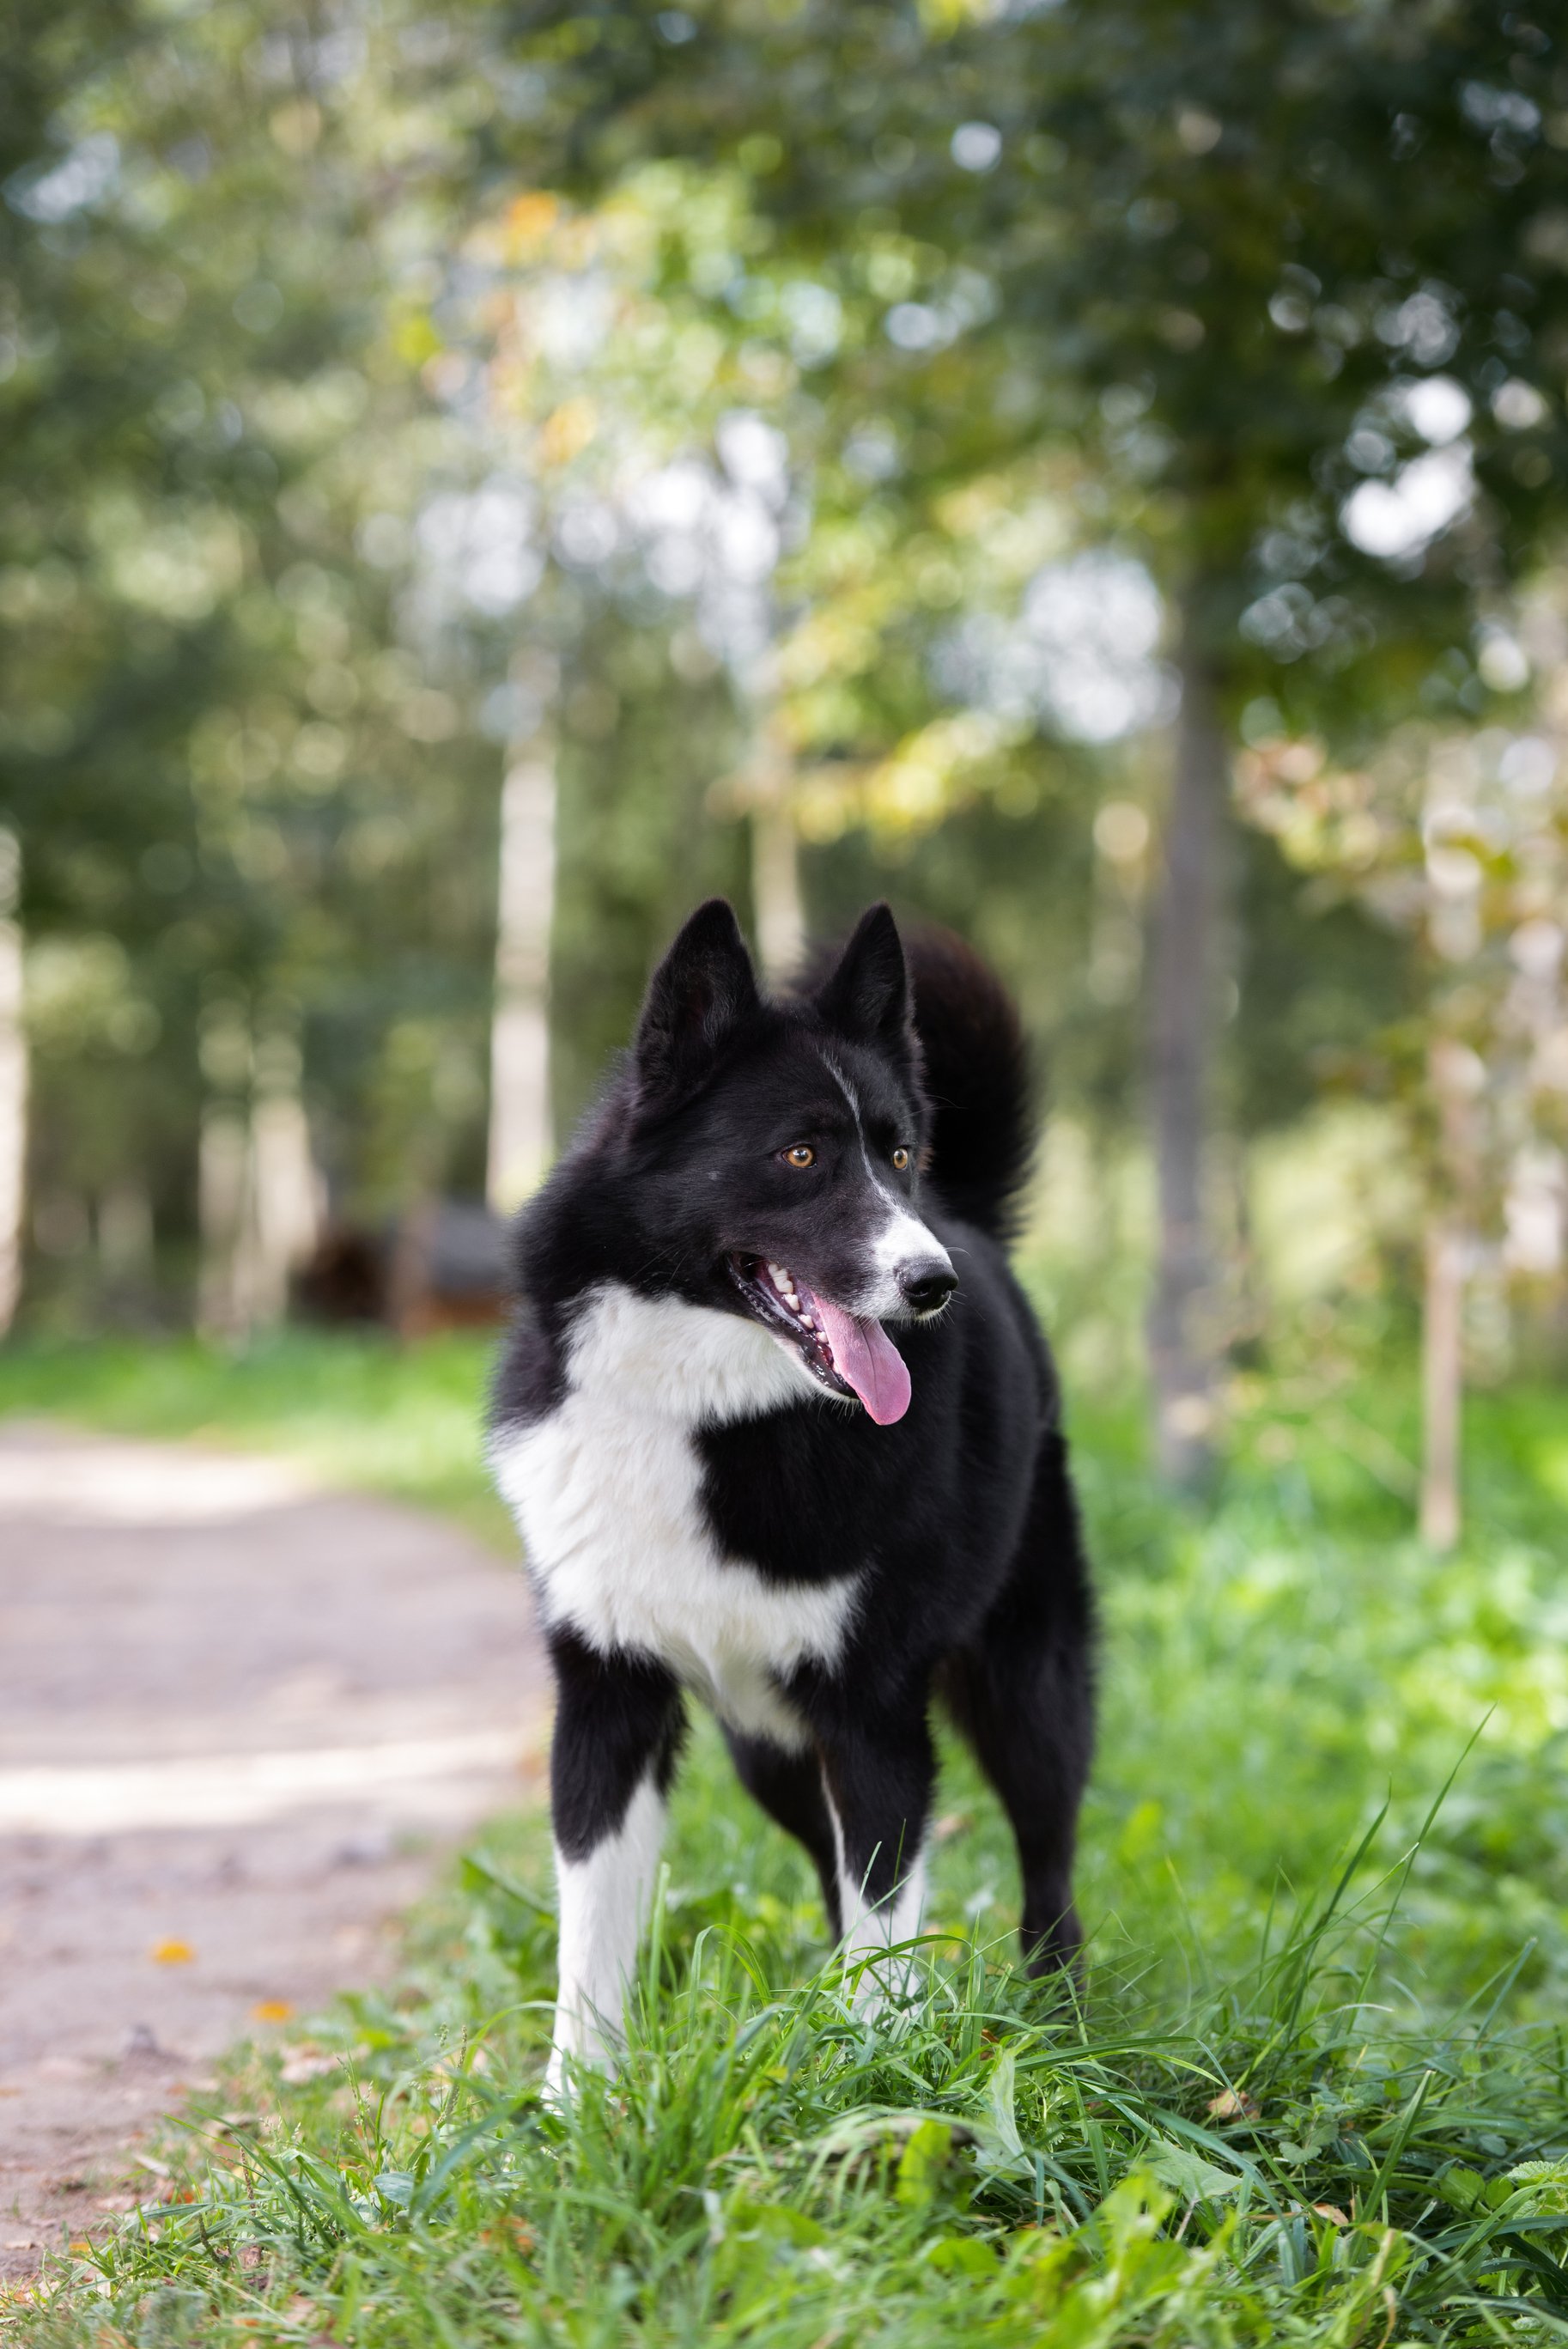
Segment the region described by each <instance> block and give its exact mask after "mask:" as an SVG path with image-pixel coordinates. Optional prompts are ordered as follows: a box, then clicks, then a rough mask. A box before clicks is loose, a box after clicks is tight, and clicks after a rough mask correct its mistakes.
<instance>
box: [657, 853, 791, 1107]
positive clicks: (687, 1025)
mask: <svg viewBox="0 0 1568 2349" xmlns="http://www.w3.org/2000/svg"><path fill="white" fill-rule="evenodd" d="M759 1001H760V999H759V997H758V992H757V979H756V976H755V974H754V972H753V970H752V968H751V957H750V956H749V955H748V953H747V951H746V941H745V939H744V938H743V937H742V936H741V935H740V927H739V925H738V922H737V921H736V918H735V916H734V913H733V912H732V910H731V909H730V907H729V905H727V902H726V901H725V899H724V898H722V897H710V898H709V899H708V901H707V905H699V906H698V907H697V909H696V913H695V914H694V915H693V916H691V919H690V920H689V921H688V922H687V923H686V927H685V928H684V929H683V930H682V931H681V933H680V935H679V936H678V937H677V938H676V942H675V944H674V946H672V947H671V948H670V950H669V952H668V954H666V955H665V958H664V960H663V962H662V963H660V965H659V967H658V968H657V970H655V973H654V975H653V978H651V979H650V980H649V981H648V991H647V994H646V996H645V998H644V1001H643V1012H642V1018H641V1019H639V1020H638V1022H637V1035H636V1040H635V1042H634V1045H633V1047H632V1061H633V1064H634V1067H635V1069H636V1072H637V1092H638V1096H639V1100H640V1101H641V1102H642V1103H643V1104H644V1105H645V1106H646V1107H648V1108H650V1109H652V1108H665V1109H667V1108H671V1107H673V1106H674V1104H675V1103H676V1102H677V1101H679V1100H680V1099H681V1098H682V1097H683V1096H684V1095H685V1094H686V1093H688V1092H692V1091H694V1090H695V1088H696V1086H697V1085H699V1084H700V1083H701V1082H702V1080H703V1078H704V1077H705V1076H706V1075H707V1071H708V1070H709V1068H710V1067H711V1066H712V1064H713V1062H714V1061H715V1059H716V1058H717V1054H718V1052H719V1050H721V1048H722V1047H723V1045H724V1044H725V1042H726V1041H727V1039H728V1038H729V1037H730V1036H731V1035H732V1034H733V1033H734V1031H735V1030H736V1029H737V1028H738V1027H739V1026H740V1024H741V1022H742V1021H743V1020H744V1019H747V1018H748V1015H749V1014H750V1013H751V1012H753V1011H755V1010H757V1009H758V1005H759Z"/></svg>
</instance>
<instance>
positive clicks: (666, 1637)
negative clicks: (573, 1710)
mask: <svg viewBox="0 0 1568 2349" xmlns="http://www.w3.org/2000/svg"><path fill="white" fill-rule="evenodd" d="M567 1383H568V1392H567V1394H566V1397H565V1400H564V1401H563V1402H562V1403H561V1404H560V1405H559V1406H558V1408H557V1409H556V1410H555V1411H554V1412H552V1413H551V1414H550V1416H549V1417H548V1418H547V1419H544V1420H542V1421H540V1422H538V1423H536V1424H535V1425H533V1426H531V1427H527V1428H522V1429H520V1430H516V1431H513V1430H509V1429H505V1428H502V1429H501V1430H500V1432H499V1433H498V1434H497V1436H496V1438H495V1442H494V1444H493V1446H492V1450H491V1464H492V1466H493V1469H494V1472H495V1477H496V1482H497V1484H498V1485H500V1490H501V1493H502V1495H504V1497H505V1499H506V1501H507V1503H508V1504H509V1506H511V1511H512V1513H513V1515H514V1516H515V1517H516V1519H517V1522H518V1526H519V1529H520V1530H521V1535H522V1539H523V1546H524V1549H525V1552H526V1554H527V1558H528V1565H529V1569H530V1571H531V1574H532V1576H533V1579H534V1584H535V1587H536V1588H537V1590H538V1592H539V1598H540V1604H541V1607H542V1610H543V1613H544V1617H545V1619H546V1621H547V1622H549V1623H551V1624H552V1625H556V1626H559V1627H560V1628H562V1629H563V1630H564V1629H570V1630H573V1631H574V1632H576V1634H577V1636H578V1637H579V1638H580V1639H582V1640H585V1641H586V1642H587V1643H588V1645H589V1646H590V1647H593V1648H597V1649H599V1650H600V1651H603V1652H606V1653H607V1652H609V1651H612V1650H614V1649H616V1648H629V1649H632V1650H634V1651H640V1652H641V1653H643V1654H645V1655H655V1656H657V1657H658V1658H659V1659H660V1660H661V1661H663V1662H665V1664H667V1665H668V1666H669V1668H670V1670H671V1671H674V1672H675V1673H676V1676H677V1677H678V1678H679V1679H680V1680H681V1681H682V1682H685V1684H686V1686H687V1687H689V1688H691V1689H693V1690H694V1691H695V1692H696V1693H698V1694H699V1695H701V1696H702V1697H704V1698H705V1699H706V1700H707V1702H709V1703H710V1704H711V1705H712V1706H713V1708H714V1710H715V1711H716V1712H717V1713H720V1714H721V1715H722V1716H723V1717H724V1718H725V1719H726V1720H727V1721H728V1722H730V1723H732V1724H733V1725H734V1726H735V1727H736V1728H738V1729H742V1730H747V1731H750V1732H752V1733H757V1734H766V1735H769V1736H771V1737H774V1738H776V1739H779V1741H780V1742H782V1743H786V1744H799V1741H800V1737H801V1730H800V1725H799V1722H798V1721H797V1719H796V1717H795V1715H794V1714H793V1713H792V1712H791V1710H790V1708H789V1705H788V1703H787V1702H786V1701H785V1699H784V1698H783V1696H782V1695H781V1694H780V1692H779V1688H778V1685H777V1680H778V1677H779V1675H784V1674H788V1673H789V1672H790V1671H793V1670H794V1669H795V1667H796V1666H798V1665H799V1664H801V1663H803V1662H806V1661H819V1662H823V1663H830V1662H831V1661H833V1659H834V1658H835V1657H836V1656H837V1654H838V1653H839V1651H840V1650H841V1647H842V1645H843V1641H844V1638H845V1636H846V1634H847V1632H848V1630H849V1627H850V1622H851V1617H852V1615H853V1612H854V1608H855V1601H856V1598H857V1595H858V1578H841V1579H839V1580H837V1581H834V1582H831V1583H828V1584H810V1583H797V1584H787V1585H781V1584H779V1583H776V1582H771V1581H769V1580H768V1579H766V1578H764V1577H763V1576H762V1575H761V1574H759V1573H758V1570H757V1568H756V1567H755V1566H753V1565H751V1564H749V1563H748V1561H747V1560H745V1559H744V1558H736V1557H726V1556H725V1555H724V1554H723V1553H722V1552H721V1551H720V1550H719V1548H718V1547H717V1544H716V1543H715V1541H714V1538H713V1536H712V1534H711V1532H710V1530H709V1528H708V1526H707V1522H706V1520H705V1517H704V1516H703V1512H702V1509H701V1506H700V1504H699V1500H698V1486H699V1483H700V1478H701V1464H700V1462H699V1459H698V1456H697V1453H696V1445H695V1444H694V1442H693V1435H694V1433H695V1431H696V1429H697V1428H699V1427H702V1426H705V1425H707V1426H714V1425H719V1424H722V1423H725V1422H726V1421H730V1420H738V1419H751V1418H756V1417H758V1416H761V1415H762V1414H764V1413H768V1412H770V1411H777V1410H779V1409H781V1408H783V1407H784V1406H785V1405H786V1404H788V1403H790V1402H799V1400H800V1399H801V1394H802V1390H803V1388H804V1389H806V1390H809V1391H810V1392H812V1393H815V1392H816V1390H815V1389H814V1387H812V1384H811V1380H810V1373H809V1372H808V1371H806V1370H805V1368H804V1366H803V1365H801V1364H799V1363H798V1362H797V1361H795V1360H794V1359H793V1358H792V1357H791V1356H790V1355H789V1354H788V1353H787V1352H786V1351H785V1350H784V1349H783V1348H782V1347H781V1346H779V1344H778V1343H777V1342H776V1341H775V1340H773V1339H771V1338H770V1337H769V1335H768V1333H767V1331H766V1330H762V1329H760V1328H758V1325H757V1324H756V1323H755V1322H748V1321H744V1320H741V1319H739V1318H738V1317H737V1316H735V1315H733V1314H727V1313H715V1312H709V1311H707V1310H706V1309H703V1308H701V1307H697V1306H690V1305H683V1304H681V1303H680V1302H678V1301H677V1300H676V1299H647V1298H640V1297H636V1296H634V1295H633V1294H632V1292H631V1291H630V1290H628V1289H624V1288H619V1287H607V1288H603V1289H601V1290H600V1291H598V1292H597V1294H596V1295H595V1296H594V1297H593V1300H592V1301H591V1303H589V1304H588V1305H587V1306H586V1307H585V1308H584V1309H583V1313H582V1315H581V1316H580V1318H579V1319H578V1321H577V1324H576V1327H575V1329H574V1330H573V1340H572V1346H571V1350H570V1355H569V1358H568V1363H567Z"/></svg>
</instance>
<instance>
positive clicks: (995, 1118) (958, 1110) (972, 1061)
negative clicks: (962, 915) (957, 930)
mask: <svg viewBox="0 0 1568 2349" xmlns="http://www.w3.org/2000/svg"><path fill="white" fill-rule="evenodd" d="M904 955H905V958H906V960H907V962H908V965H909V975H910V980H911V983H912V985H913V990H914V1026H915V1033H916V1034H917V1035H918V1037H919V1038H920V1048H921V1052H922V1055H923V1060H924V1063H925V1091H926V1095H927V1098H928V1099H929V1101H930V1102H931V1107H932V1114H933V1123H932V1133H931V1161H930V1177H931V1181H932V1182H933V1183H934V1185H935V1187H936V1189H937V1190H938V1191H939V1192H940V1194H941V1195H942V1197H943V1199H944V1201H945V1202H946V1204H947V1205H948V1206H950V1207H951V1208H952V1209H953V1211H954V1215H958V1216H963V1217H964V1219H965V1222H966V1223H971V1224H975V1225H977V1226H979V1228H980V1229H981V1230H982V1231H983V1232H989V1233H990V1234H991V1235H992V1237H994V1238H995V1239H1004V1240H1005V1239H1010V1238H1011V1237H1013V1235H1014V1233H1015V1232H1016V1228H1017V1225H1018V1220H1019V1193H1020V1192H1021V1191H1022V1189H1023V1187H1024V1185H1025V1184H1026V1181H1027V1180H1028V1174H1029V1167H1030V1164H1031V1162H1032V1160H1033V1157H1034V1153H1035V1122H1034V1117H1033V1115H1032V1112H1031V1098H1030V1096H1031V1087H1030V1081H1029V1059H1028V1050H1027V1048H1026V1044H1025V1042H1024V1031H1023V1029H1022V1027H1021V1025H1020V1024H1019V1019H1018V1013H1017V1009H1016V1006H1015V1004H1014V1002H1013V999H1012V997H1011V996H1010V995H1009V994H1008V993H1007V990H1006V988H1005V987H1004V986H1003V985H1002V982H1001V980H1000V979H999V978H997V977H996V975H995V972H994V971H993V970H992V969H991V968H989V966H988V965H987V964H985V963H984V962H983V961H982V960H981V958H980V957H979V956H978V955H977V954H976V953H975V950H974V948H973V947H969V946H966V945H965V942H964V940H963V939H962V938H960V937H955V936H954V934H953V932H952V931H951V930H940V929H919V930H915V931H913V933H911V934H910V935H908V936H906V937H905V939H904Z"/></svg>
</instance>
